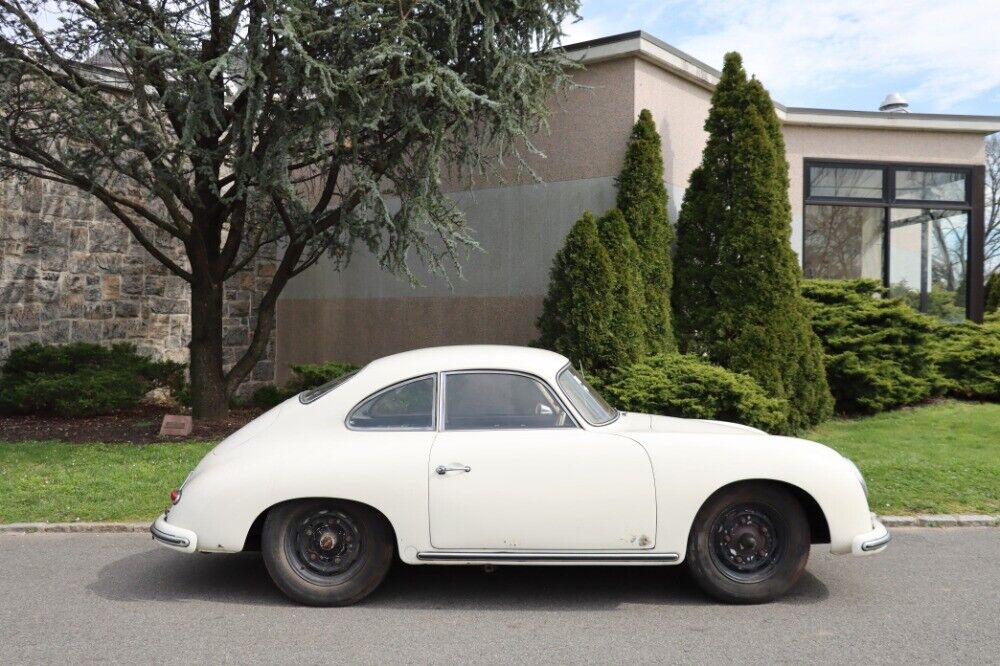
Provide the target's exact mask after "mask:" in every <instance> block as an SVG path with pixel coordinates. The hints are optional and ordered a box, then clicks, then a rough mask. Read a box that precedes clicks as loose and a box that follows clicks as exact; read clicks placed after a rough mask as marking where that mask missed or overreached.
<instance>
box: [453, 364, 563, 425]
mask: <svg viewBox="0 0 1000 666" xmlns="http://www.w3.org/2000/svg"><path fill="white" fill-rule="evenodd" d="M438 375H439V381H438V386H439V388H438V391H437V395H438V414H437V424H438V432H531V431H537V430H544V431H550V430H572V429H576V430H582V428H581V427H580V422H579V421H578V420H577V418H576V414H575V413H574V412H573V411H572V410H570V409H569V408H568V406H567V405H566V401H565V400H563V397H562V395H561V394H560V393H559V391H557V390H555V389H554V388H553V387H552V385H551V384H549V382H547V381H545V380H544V379H543V378H542V377H539V376H538V375H533V374H531V373H530V372H523V371H520V370H502V369H498V368H481V369H467V370H444V371H442V372H439V373H438ZM448 375H515V376H519V377H525V378H527V379H532V380H534V381H536V382H538V383H539V384H541V385H542V386H543V387H544V388H545V389H546V390H547V391H548V392H549V393H551V394H552V396H553V397H554V398H555V399H556V401H557V402H558V403H559V406H560V407H562V409H563V411H564V412H566V416H567V417H568V418H569V420H570V425H563V426H556V427H553V428H445V417H446V416H447V415H446V414H445V409H446V406H447V402H448V400H447V391H448V388H447V386H448V381H447V380H448Z"/></svg>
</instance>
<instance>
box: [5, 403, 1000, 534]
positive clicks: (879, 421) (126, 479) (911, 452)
mask: <svg viewBox="0 0 1000 666" xmlns="http://www.w3.org/2000/svg"><path fill="white" fill-rule="evenodd" d="M806 437H807V438H808V439H814V440H816V441H818V442H822V443H824V444H827V445H829V446H832V447H833V448H835V449H837V450H838V451H840V452H841V453H843V454H845V455H847V456H848V457H849V458H851V459H852V460H854V461H855V462H856V463H857V464H858V466H859V467H861V470H862V471H863V472H864V474H865V478H866V479H867V480H868V487H869V489H870V490H871V505H872V509H873V510H874V511H876V512H878V513H881V514H906V513H988V514H997V513H1000V405H989V404H976V403H963V402H954V401H947V402H941V403H937V404H934V405H930V406H926V407H918V408H915V409H905V410H900V411H896V412H890V413H887V414H880V415H878V416H873V417H869V418H863V419H850V420H847V419H842V420H836V421H830V422H829V423H825V424H823V425H822V426H820V427H819V428H817V429H816V430H814V431H812V432H811V433H809V434H808V435H806ZM211 447H212V444H211V443H205V442H195V443H183V444H176V443H163V444H65V443H59V442H26V443H17V444H11V443H0V523H12V522H29V521H48V522H62V521H74V520H83V521H117V520H124V521H132V520H135V521H145V520H151V519H152V518H154V517H155V516H156V515H157V514H158V513H159V512H160V511H162V510H163V508H164V507H165V506H166V504H167V494H168V493H169V492H170V489H171V488H174V487H176V486H177V485H179V484H180V483H181V482H182V481H183V480H184V477H185V476H186V475H187V473H188V472H189V471H191V469H193V468H194V466H195V465H196V464H197V462H198V461H199V460H200V459H201V457H202V456H203V455H205V453H206V452H207V451H208V450H209V449H210V448H211Z"/></svg>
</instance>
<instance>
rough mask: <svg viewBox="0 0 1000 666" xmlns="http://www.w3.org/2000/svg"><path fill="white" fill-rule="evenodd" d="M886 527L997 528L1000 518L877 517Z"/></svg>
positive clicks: (934, 515) (949, 516)
mask: <svg viewBox="0 0 1000 666" xmlns="http://www.w3.org/2000/svg"><path fill="white" fill-rule="evenodd" d="M879 520H881V521H882V524H883V525H885V526H886V527H997V526H1000V516H984V515H979V514H959V515H951V514H943V513H923V514H918V515H916V516H879Z"/></svg>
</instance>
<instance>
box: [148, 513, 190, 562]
mask: <svg viewBox="0 0 1000 666" xmlns="http://www.w3.org/2000/svg"><path fill="white" fill-rule="evenodd" d="M149 532H150V533H151V534H152V535H153V541H155V542H156V543H158V544H160V545H161V546H166V547H167V548H172V549H173V550H179V551H181V552H182V553H193V552H194V551H195V550H196V549H197V548H198V535H197V534H195V533H194V532H192V531H191V530H186V529H184V528H183V527H178V526H177V525H171V524H170V523H168V522H167V514H166V513H164V514H163V515H162V516H160V517H159V518H157V519H156V521H155V522H153V524H152V525H150V526H149Z"/></svg>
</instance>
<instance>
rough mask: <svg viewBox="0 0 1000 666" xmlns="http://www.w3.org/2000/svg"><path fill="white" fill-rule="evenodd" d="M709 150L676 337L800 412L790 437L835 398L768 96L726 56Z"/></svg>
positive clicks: (686, 249)
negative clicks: (806, 294) (795, 242)
mask: <svg viewBox="0 0 1000 666" xmlns="http://www.w3.org/2000/svg"><path fill="white" fill-rule="evenodd" d="M705 130H706V131H707V132H708V135H709V136H708V141H707V143H706V146H705V150H704V153H703V155H702V163H701V166H699V167H698V168H696V169H695V171H694V172H693V173H692V175H691V180H690V183H689V186H688V189H687V192H686V193H685V196H684V202H683V205H682V207H681V212H680V217H679V219H678V224H677V238H678V242H677V254H676V256H675V262H674V266H675V270H674V290H673V305H674V313H675V316H674V328H675V331H676V333H677V335H678V339H679V343H680V347H681V349H682V350H684V351H690V352H694V353H697V354H704V355H706V356H707V358H708V359H709V360H710V361H711V362H713V363H715V364H717V365H721V366H723V367H725V368H728V369H729V370H732V371H734V372H743V373H746V374H749V375H750V376H751V377H753V378H754V379H755V380H756V381H757V382H758V383H759V384H760V385H761V387H762V388H763V389H764V390H765V391H766V392H767V393H768V395H770V396H772V397H774V398H778V399H780V400H784V401H786V402H787V404H788V408H789V413H788V430H789V431H793V432H795V431H799V430H802V429H804V428H807V427H809V426H811V425H814V424H816V423H819V422H820V421H822V420H824V419H825V418H827V417H828V416H829V415H830V413H831V411H832V406H833V399H832V397H831V395H830V391H829V388H828V386H827V381H826V374H825V372H824V369H823V352H822V348H821V346H820V343H819V340H818V339H817V338H816V336H815V334H814V333H813V331H812V329H811V328H810V326H809V312H808V305H807V304H806V302H805V301H804V299H803V298H802V295H801V279H802V273H801V269H800V268H799V264H798V259H797V258H796V256H795V253H794V252H793V251H792V248H791V244H790V243H789V237H790V234H791V207H790V205H789V201H788V163H787V162H786V161H785V147H784V142H783V139H782V134H781V127H780V125H779V123H778V119H777V117H776V116H775V114H774V105H773V103H772V101H771V99H770V97H769V95H768V93H767V91H766V90H765V89H764V87H763V86H762V85H761V84H760V83H759V82H758V81H756V80H750V81H748V80H747V75H746V72H745V71H744V70H743V65H742V62H741V59H740V56H739V54H736V53H730V54H727V55H726V59H725V66H724V68H723V72H722V77H721V79H720V81H719V84H718V85H717V86H716V88H715V91H714V93H713V95H712V108H711V110H710V111H709V116H708V120H707V121H706V122H705Z"/></svg>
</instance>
